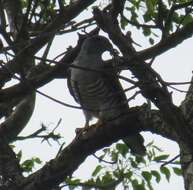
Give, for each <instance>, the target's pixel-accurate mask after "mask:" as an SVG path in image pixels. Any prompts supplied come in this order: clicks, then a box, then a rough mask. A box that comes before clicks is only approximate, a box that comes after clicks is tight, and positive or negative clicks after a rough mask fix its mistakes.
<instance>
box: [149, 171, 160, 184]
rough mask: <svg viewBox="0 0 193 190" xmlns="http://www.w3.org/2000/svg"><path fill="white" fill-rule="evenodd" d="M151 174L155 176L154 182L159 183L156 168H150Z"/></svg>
mask: <svg viewBox="0 0 193 190" xmlns="http://www.w3.org/2000/svg"><path fill="white" fill-rule="evenodd" d="M151 174H152V175H153V176H154V177H155V180H156V182H157V183H159V182H160V180H161V175H160V174H159V172H158V171H156V170H151Z"/></svg>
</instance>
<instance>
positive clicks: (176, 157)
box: [161, 154, 180, 167]
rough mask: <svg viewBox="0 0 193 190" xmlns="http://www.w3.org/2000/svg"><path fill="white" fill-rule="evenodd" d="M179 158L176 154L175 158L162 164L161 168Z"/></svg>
mask: <svg viewBox="0 0 193 190" xmlns="http://www.w3.org/2000/svg"><path fill="white" fill-rule="evenodd" d="M179 157H180V154H178V155H177V156H175V157H174V158H172V159H171V160H169V161H166V162H164V163H163V164H162V165H161V167H164V166H166V165H168V164H173V163H172V162H173V161H174V160H176V159H178V158H179Z"/></svg>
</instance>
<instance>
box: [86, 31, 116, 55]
mask: <svg viewBox="0 0 193 190" xmlns="http://www.w3.org/2000/svg"><path fill="white" fill-rule="evenodd" d="M82 50H84V51H86V52H87V53H88V54H96V53H98V54H102V53H103V52H105V51H110V53H113V51H114V50H113V46H112V45H111V43H110V42H109V40H108V39H107V38H105V37H104V36H99V35H96V36H92V37H90V38H87V39H86V40H85V41H84V43H83V45H82Z"/></svg>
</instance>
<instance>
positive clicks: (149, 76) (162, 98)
mask: <svg viewBox="0 0 193 190" xmlns="http://www.w3.org/2000/svg"><path fill="white" fill-rule="evenodd" d="M94 16H95V19H96V21H97V23H98V25H99V26H100V27H101V28H102V29H103V30H104V31H105V32H107V33H108V35H109V37H110V38H111V39H112V41H113V42H114V43H115V44H116V45H117V46H118V47H119V49H120V51H121V52H122V54H123V56H124V58H126V59H127V58H130V57H132V56H137V53H136V50H135V49H134V48H131V46H130V45H128V44H130V43H129V42H128V40H127V37H126V36H125V35H124V34H123V33H122V32H121V30H120V28H119V25H118V21H115V20H112V18H111V16H110V14H109V13H108V12H104V11H103V12H102V11H100V10H99V9H97V8H96V9H95V10H94ZM104 23H105V24H104ZM191 30H192V28H191ZM127 66H128V69H129V70H130V71H131V72H132V73H133V74H134V75H135V76H136V78H137V79H138V80H139V82H138V85H139V87H140V89H141V93H142V95H143V96H144V97H145V98H147V99H149V100H151V101H152V102H153V103H154V104H155V105H156V106H157V107H158V108H159V109H160V111H161V113H162V116H163V118H164V120H165V121H166V122H167V123H168V124H169V125H171V126H173V130H175V131H176V132H177V133H178V136H179V137H180V139H181V140H182V141H184V142H186V143H187V144H189V145H190V146H192V145H193V143H192V141H190V140H189V139H192V132H191V129H190V127H189V126H188V123H187V121H186V119H185V117H184V115H183V114H182V112H181V110H180V109H179V108H178V107H176V106H175V105H174V104H173V102H172V98H171V94H170V93H169V92H168V90H167V87H166V85H165V83H164V82H163V80H162V79H161V77H160V75H159V74H158V73H156V72H155V71H154V70H153V69H152V68H151V67H150V66H148V65H147V64H145V63H144V61H143V60H141V59H140V58H136V60H134V61H133V62H129V59H128V61H127Z"/></svg>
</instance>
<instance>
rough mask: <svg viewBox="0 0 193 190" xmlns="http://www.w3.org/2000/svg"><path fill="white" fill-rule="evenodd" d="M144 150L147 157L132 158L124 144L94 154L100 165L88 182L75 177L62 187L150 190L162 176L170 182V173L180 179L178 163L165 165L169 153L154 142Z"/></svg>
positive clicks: (84, 189) (86, 189)
mask: <svg viewBox="0 0 193 190" xmlns="http://www.w3.org/2000/svg"><path fill="white" fill-rule="evenodd" d="M146 147H147V154H146V156H144V157H142V156H137V155H132V154H131V153H130V150H129V148H128V147H127V146H126V144H124V143H116V144H114V145H112V146H111V147H109V148H105V149H103V150H102V151H100V152H99V153H97V154H100V155H99V156H95V157H97V158H98V162H99V163H98V165H97V166H96V167H95V169H94V171H93V172H92V176H91V178H90V179H88V180H87V181H84V182H82V180H80V179H77V178H68V179H67V180H66V181H65V184H66V185H67V186H68V187H69V189H70V190H76V189H81V190H91V189H96V190H98V189H105V190H106V189H107V190H115V189H117V188H118V187H120V186H121V187H123V189H133V190H153V189H154V188H153V185H154V184H155V183H159V182H160V181H161V179H162V178H163V177H165V178H166V179H167V180H168V181H169V180H170V178H171V175H172V174H173V173H174V174H176V175H178V176H181V169H180V167H178V166H179V162H175V163H169V164H168V165H167V164H165V163H166V160H168V158H169V155H168V154H164V153H163V151H162V150H161V149H160V148H159V147H157V146H155V145H154V144H153V142H150V143H149V144H148V145H147V146H146ZM155 164H156V167H154V165H155ZM164 164H165V165H164ZM173 164H175V167H173ZM171 165H172V166H171ZM176 165H177V166H176Z"/></svg>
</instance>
